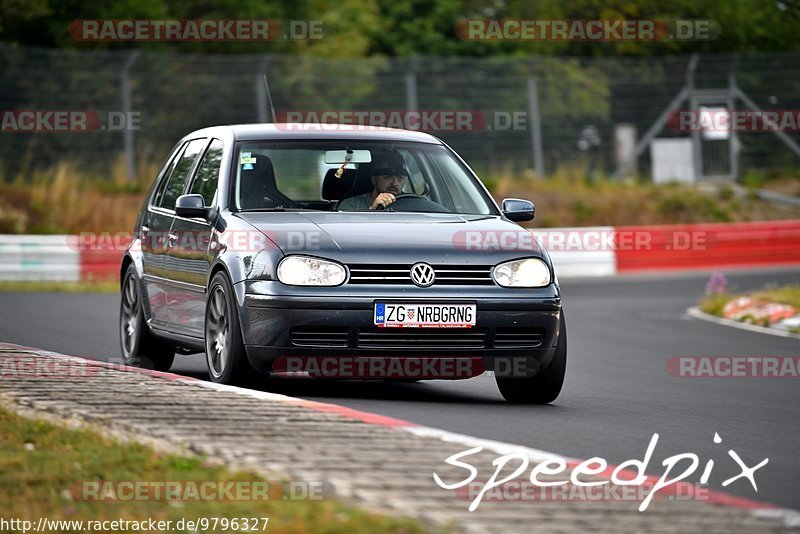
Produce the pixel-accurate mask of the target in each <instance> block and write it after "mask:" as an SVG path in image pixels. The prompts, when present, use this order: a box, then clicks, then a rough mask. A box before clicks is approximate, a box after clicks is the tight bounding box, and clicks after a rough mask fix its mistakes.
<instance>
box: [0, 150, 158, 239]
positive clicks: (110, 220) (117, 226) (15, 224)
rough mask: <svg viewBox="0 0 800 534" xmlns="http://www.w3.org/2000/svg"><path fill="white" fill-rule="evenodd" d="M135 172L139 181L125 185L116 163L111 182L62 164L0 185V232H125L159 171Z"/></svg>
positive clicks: (153, 167)
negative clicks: (137, 173) (151, 181)
mask: <svg viewBox="0 0 800 534" xmlns="http://www.w3.org/2000/svg"><path fill="white" fill-rule="evenodd" d="M139 168H140V173H139V178H138V179H137V180H136V181H135V182H133V183H130V182H128V181H127V179H126V177H125V169H124V164H123V161H122V160H121V159H120V160H118V161H117V162H116V164H115V165H114V168H113V171H112V174H111V177H110V179H109V178H105V179H104V178H102V177H92V176H86V175H85V174H82V173H81V172H79V171H78V170H76V167H75V166H74V165H73V164H71V163H69V162H64V163H60V164H58V165H57V166H56V167H54V168H52V169H49V170H47V171H40V172H36V173H34V174H33V175H32V176H30V177H27V178H25V179H23V178H22V177H17V178H16V179H15V180H14V181H12V182H11V183H3V184H0V233H17V234H24V233H33V234H72V233H79V232H101V231H130V230H132V229H133V223H134V221H135V220H136V215H137V213H138V212H139V209H140V207H141V205H142V199H143V197H144V192H145V191H146V189H147V187H148V186H149V185H150V180H152V177H153V176H155V174H156V172H157V171H158V168H157V166H156V165H155V164H150V165H144V166H140V167H139Z"/></svg>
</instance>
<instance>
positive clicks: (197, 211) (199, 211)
mask: <svg viewBox="0 0 800 534" xmlns="http://www.w3.org/2000/svg"><path fill="white" fill-rule="evenodd" d="M175 215H177V216H178V217H200V218H202V219H206V220H208V218H209V216H210V215H211V208H207V207H206V206H205V201H204V200H203V196H202V195H197V194H195V195H181V196H179V197H178V200H177V201H176V202H175Z"/></svg>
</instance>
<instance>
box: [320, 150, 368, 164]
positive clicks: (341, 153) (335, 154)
mask: <svg viewBox="0 0 800 534" xmlns="http://www.w3.org/2000/svg"><path fill="white" fill-rule="evenodd" d="M345 161H346V162H348V163H371V162H372V153H371V152H370V151H369V150H328V151H327V152H325V163H326V164H327V165H341V164H342V163H344V162H345Z"/></svg>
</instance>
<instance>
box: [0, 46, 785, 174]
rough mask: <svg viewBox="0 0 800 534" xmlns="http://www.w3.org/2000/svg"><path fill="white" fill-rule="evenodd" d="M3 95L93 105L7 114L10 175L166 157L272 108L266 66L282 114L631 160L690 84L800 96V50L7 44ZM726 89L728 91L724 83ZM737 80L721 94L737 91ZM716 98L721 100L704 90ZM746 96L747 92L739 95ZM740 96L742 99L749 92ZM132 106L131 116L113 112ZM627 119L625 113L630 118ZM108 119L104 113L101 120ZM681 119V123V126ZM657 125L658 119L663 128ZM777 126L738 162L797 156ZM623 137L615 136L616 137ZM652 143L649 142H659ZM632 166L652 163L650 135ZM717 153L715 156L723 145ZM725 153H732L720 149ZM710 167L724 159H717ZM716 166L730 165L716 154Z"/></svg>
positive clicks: (747, 166) (741, 142) (609, 170)
mask: <svg viewBox="0 0 800 534" xmlns="http://www.w3.org/2000/svg"><path fill="white" fill-rule="evenodd" d="M0 73H2V78H0V109H2V110H4V111H6V112H8V111H9V110H16V111H14V113H17V116H19V110H90V111H92V113H93V114H95V115H96V116H98V117H100V125H99V127H96V128H95V129H94V130H93V131H90V132H40V131H36V132H31V131H19V129H17V130H15V129H14V128H13V127H12V126H13V125H9V124H6V123H5V122H4V125H3V128H2V131H0V171H1V172H2V174H3V176H4V177H5V178H6V179H13V178H16V177H19V176H22V177H25V176H26V175H28V174H29V173H31V171H33V170H34V169H37V168H47V167H51V166H53V165H54V164H56V163H58V162H62V161H68V162H70V163H71V164H73V165H75V166H77V167H78V168H79V169H81V170H85V172H87V173H91V174H93V175H97V176H104V175H109V174H110V172H111V169H112V167H113V165H114V164H115V162H118V161H119V160H120V158H125V157H127V158H128V161H129V165H135V164H138V165H141V164H142V163H144V162H153V161H157V162H160V160H161V159H162V158H163V157H164V156H165V155H166V153H167V152H168V150H169V149H170V148H171V147H172V146H173V144H174V143H175V142H176V141H177V140H178V139H179V138H180V137H182V136H183V135H185V134H186V133H187V132H189V131H191V130H194V129H197V128H201V127H204V126H211V125H218V124H234V123H254V122H266V121H269V120H270V113H269V107H268V105H267V104H266V99H265V93H266V91H265V89H264V84H263V78H262V76H263V75H264V74H266V75H267V76H268V79H269V85H270V90H271V94H272V100H273V102H274V107H275V108H276V110H278V112H279V114H280V113H284V112H287V111H291V110H302V111H306V112H307V111H317V112H323V111H326V110H327V111H330V110H333V111H337V112H342V111H345V110H363V111H379V112H388V111H403V110H417V111H420V112H423V111H424V112H426V113H428V112H437V111H470V112H471V113H474V114H479V115H480V116H481V117H482V120H481V121H479V122H480V127H477V128H473V129H470V130H466V131H452V130H450V131H447V130H445V131H436V132H433V133H434V135H437V136H439V137H440V138H442V139H443V140H444V141H445V142H447V143H448V144H450V145H451V146H452V147H453V148H455V149H456V150H457V151H458V152H459V153H460V154H461V155H462V156H463V157H464V158H465V159H466V160H467V161H468V163H469V164H470V165H471V166H473V168H475V169H476V170H477V171H478V172H479V173H484V174H488V175H491V174H495V173H505V174H509V173H513V174H520V173H524V172H526V171H527V170H529V169H533V170H536V171H538V172H539V173H545V174H550V173H553V172H555V171H556V170H557V169H559V168H560V167H562V166H581V167H583V168H585V169H587V172H590V173H591V172H600V173H604V174H609V175H613V174H614V173H615V172H616V174H617V175H619V173H620V172H621V170H625V169H621V167H620V165H621V164H620V158H621V157H622V158H623V159H624V157H626V156H624V155H623V156H621V155H620V150H622V149H621V148H620V146H619V139H618V135H617V131H618V129H619V128H620V127H621V125H623V127H626V128H628V132H634V134H633V139H634V144H635V143H636V142H638V143H640V144H642V142H643V140H645V141H647V139H646V138H647V135H648V134H652V136H653V137H658V138H664V137H667V138H670V137H687V136H689V134H687V133H686V132H681V131H676V129H675V128H673V127H671V125H670V123H669V121H668V120H667V121H666V122H664V121H663V120H662V124H661V126H660V127H659V124H660V123H659V119H660V118H661V119H664V118H665V113H667V111H669V109H670V105H671V104H672V108H671V109H672V111H675V110H676V109H688V107H689V105H690V101H688V100H687V101H684V102H680V101H678V102H677V103H676V97H677V96H679V95H680V93H681V91H682V88H684V87H686V85H687V83H689V84H690V87H691V88H692V89H693V90H697V91H699V92H702V91H703V90H707V91H706V92H707V93H709V94H711V93H712V92H714V91H716V92H719V93H720V94H722V93H724V94H729V93H730V89H731V87H732V85H735V86H736V87H737V88H738V90H739V91H741V93H743V94H745V95H746V96H747V97H748V98H749V99H750V101H751V103H753V104H756V105H758V106H759V107H761V108H762V109H781V110H798V109H800V75H798V73H800V53H797V52H776V53H769V54H767V53H761V54H749V55H733V54H730V55H702V56H693V57H690V56H669V57H646V58H577V57H518V58H517V57H515V58H497V57H484V58H478V57H450V58H445V57H413V58H391V59H390V58H378V57H372V58H359V59H321V58H312V57H302V56H278V55H193V54H172V53H164V52H149V51H78V50H65V49H56V50H51V49H35V48H25V47H12V46H9V45H0ZM726 91H727V93H725V92H726ZM724 94H722V97H721V98H722V99H723V100H724ZM704 102H706V103H707V102H708V99H706V100H705V101H704ZM737 102H738V101H737ZM736 105H737V106H742V104H741V103H740V102H739V103H738V104H736ZM125 113H133V114H134V115H135V116H136V118H137V121H138V124H134V125H133V127H131V124H130V122H128V123H126V124H125V125H124V127H119V124H117V125H116V126H117V127H112V126H114V125H113V124H110V122H109V117H110V116H111V115H115V116H117V117H119V116H122V117H126V116H128V115H125ZM624 125H628V126H624ZM95 126H98V125H95ZM673 126H674V125H673ZM652 130H655V131H654V132H652ZM784 137H785V138H780V137H779V136H776V135H774V134H773V133H763V132H762V133H750V132H747V133H742V134H738V135H734V136H733V140H732V144H728V145H726V146H728V150H734V151H735V153H736V154H737V156H738V157H737V158H736V162H737V167H736V168H735V169H733V174H734V175H735V177H741V176H742V175H744V174H745V173H747V172H750V171H751V170H754V169H757V170H766V171H775V172H780V171H784V170H786V169H792V168H796V166H797V163H798V161H800V159H799V158H800V152H797V151H795V150H794V149H793V148H792V144H793V143H794V144H795V146H796V145H797V142H798V141H800V135H798V133H797V132H796V131H792V132H786V133H785V136H784ZM615 139H617V140H616V141H615ZM646 144H647V143H644V145H646ZM644 145H642V146H641V147H639V148H640V149H641V150H639V151H638V153H636V154H634V155H633V156H631V154H630V152H631V150H632V146H628V148H627V150H628V152H629V154H628V155H627V157H628V158H631V157H633V161H634V163H633V166H632V167H631V168H629V169H627V173H629V174H631V173H634V174H638V175H644V176H648V175H650V173H651V162H650V151H649V150H648V149H647V148H648V147H647V146H644ZM704 154H706V155H707V157H708V158H711V155H713V151H712V150H710V149H707V150H705V151H704ZM714 157H715V158H717V159H718V160H719V161H722V162H723V163H724V162H725V161H726V160H725V158H726V157H727V156H725V155H724V154H723V155H717V156H714ZM703 165H705V167H709V168H710V167H713V162H711V164H709V163H704V164H703ZM707 171H708V173H711V174H714V173H716V174H719V172H718V171H716V170H714V169H713V168H710V170H709V169H707Z"/></svg>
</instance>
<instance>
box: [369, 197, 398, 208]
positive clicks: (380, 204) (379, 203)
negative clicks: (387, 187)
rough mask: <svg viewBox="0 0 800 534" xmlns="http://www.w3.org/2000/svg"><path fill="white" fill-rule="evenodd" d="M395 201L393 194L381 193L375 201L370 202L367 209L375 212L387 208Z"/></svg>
mask: <svg viewBox="0 0 800 534" xmlns="http://www.w3.org/2000/svg"><path fill="white" fill-rule="evenodd" d="M395 200H396V199H395V197H394V195H393V194H391V193H381V194H380V195H378V196H377V197H375V200H374V201H373V202H372V206H370V207H369V209H371V210H376V209H378V208H386V207H387V206H389V204H391V203H392V202H394V201H395Z"/></svg>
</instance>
